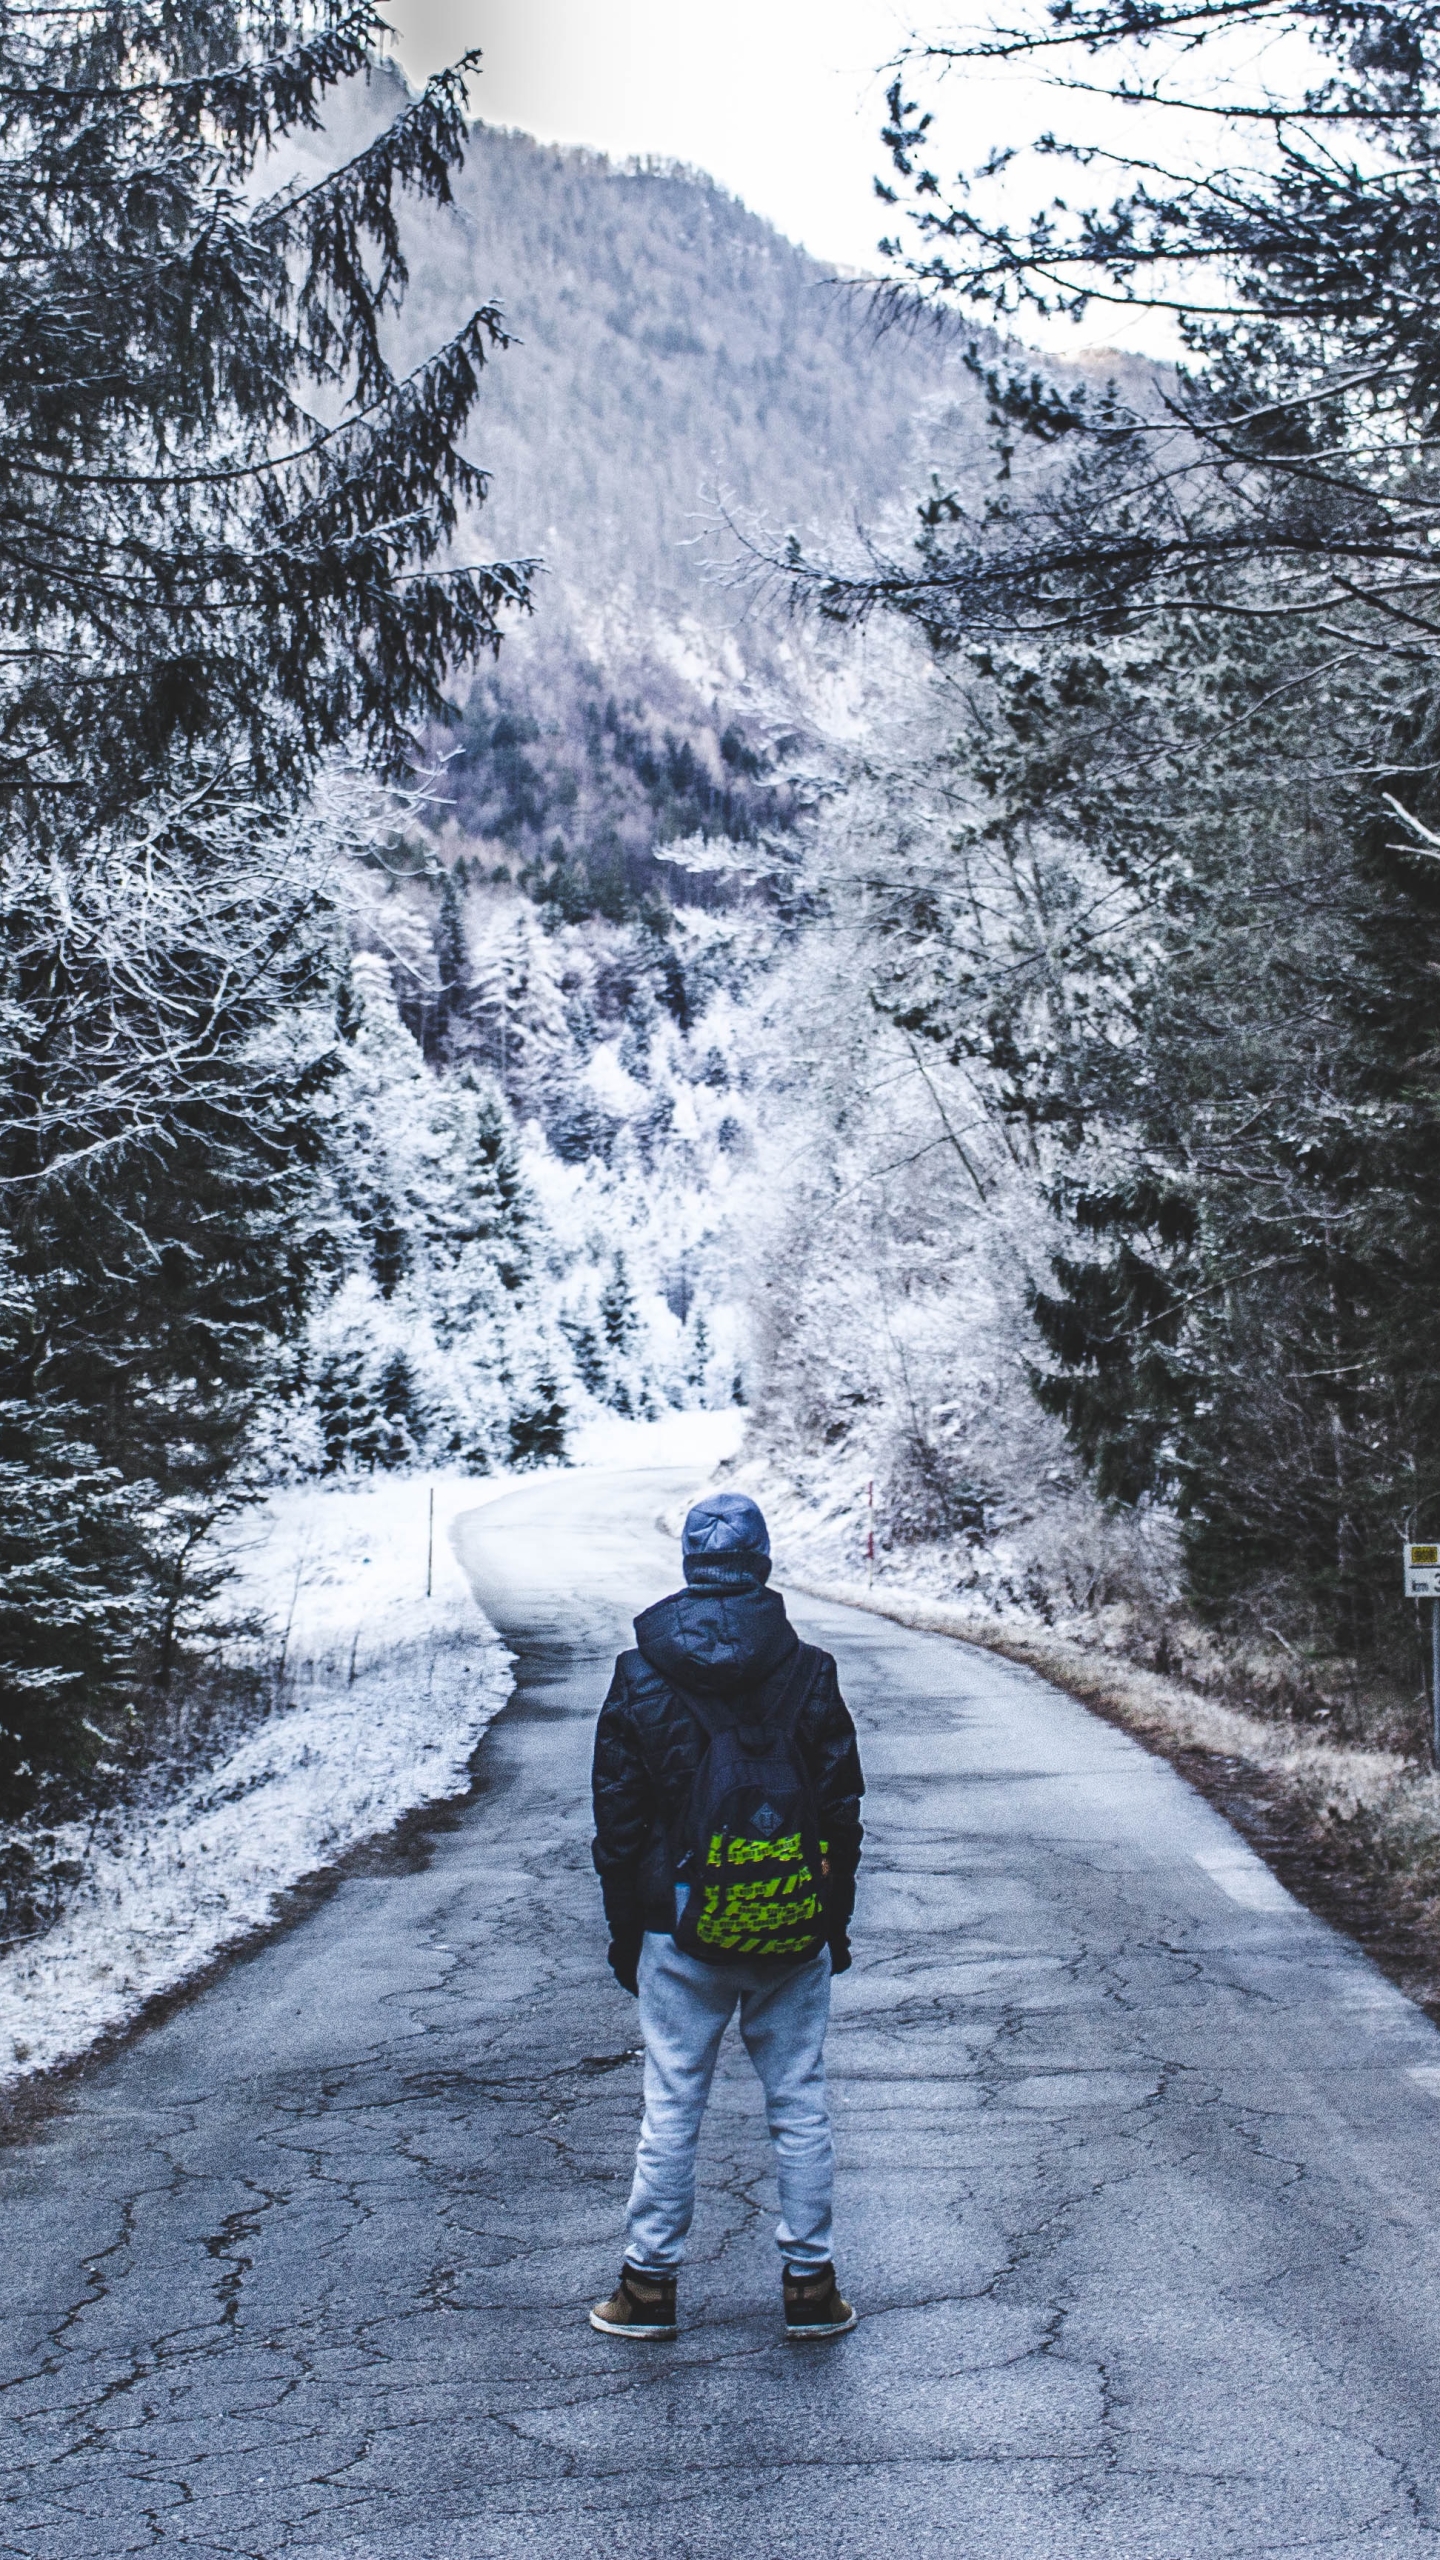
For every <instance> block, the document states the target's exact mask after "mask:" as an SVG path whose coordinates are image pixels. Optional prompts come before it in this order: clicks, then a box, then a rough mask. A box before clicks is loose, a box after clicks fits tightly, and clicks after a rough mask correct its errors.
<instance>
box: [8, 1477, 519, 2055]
mask: <svg viewBox="0 0 1440 2560" xmlns="http://www.w3.org/2000/svg"><path fill="white" fill-rule="evenodd" d="M432 1490H433V1493H434V1498H435V1518H434V1542H433V1550H432V1549H431V1545H430V1495H431V1492H432ZM506 1490H507V1483H506V1480H505V1479H504V1478H487V1479H486V1480H484V1481H483V1482H478V1483H477V1482H476V1481H474V1480H473V1479H467V1478H464V1477H458V1476H457V1477H445V1478H435V1479H419V1478H415V1477H382V1478H379V1479H375V1480H367V1481H366V1482H365V1483H364V1484H361V1485H351V1484H342V1485H327V1486H323V1487H316V1486H303V1487H296V1488H293V1489H286V1490H284V1491H282V1492H277V1493H275V1494H272V1495H271V1496H270V1497H269V1499H268V1500H267V1501H266V1502H265V1503H263V1504H262V1505H261V1506H260V1507H259V1508H258V1510H256V1511H252V1512H249V1513H247V1514H246V1515H245V1516H244V1518H243V1519H242V1520H241V1522H240V1523H238V1524H237V1526H236V1527H235V1528H234V1529H233V1530H232V1532H231V1545H232V1550H233V1553H234V1557H235V1561H236V1564H237V1567H238V1572H237V1579H236V1582H235V1583H234V1585H232V1586H231V1593H230V1596H231V1597H232V1598H233V1600H234V1602H235V1604H236V1606H237V1608H239V1609H243V1610H248V1611H253V1612H254V1613H255V1614H256V1615H257V1616H258V1617H259V1618H260V1619H261V1620H262V1621H264V1622H265V1623H266V1624H267V1625H268V1626H269V1627H270V1628H271V1629H273V1631H274V1653H275V1655H277V1656H278V1655H279V1654H280V1652H281V1649H282V1647H283V1657H284V1671H285V1683H284V1688H283V1692H282V1696H283V1703H282V1704H280V1705H279V1706H277V1707H276V1708H275V1709H274V1710H272V1712H271V1713H270V1714H269V1715H267V1716H266V1718H265V1720H264V1721H263V1723H261V1724H260V1725H258V1726H257V1727H256V1728H255V1729H254V1730H253V1731H252V1732H251V1733H249V1734H248V1735H247V1736H246V1738H245V1739H244V1741H243V1742H241V1743H240V1744H239V1746H238V1747H237V1748H236V1749H235V1750H234V1751H232V1752H231V1753H230V1754H229V1756H228V1757H227V1758H226V1759H224V1760H223V1761H221V1762H220V1763H219V1765H218V1766H216V1767H214V1768H211V1769H209V1770H207V1771H206V1772H205V1773H204V1774H203V1775H202V1776H201V1777H199V1778H197V1779H196V1780H194V1781H193V1782H192V1784H191V1785H190V1786H188V1787H187V1788H186V1789H185V1790H184V1791H183V1793H182V1794H180V1795H179V1796H178V1797H176V1798H175V1799H173V1800H172V1801H171V1802H170V1803H168V1804H165V1805H163V1806H161V1807H159V1808H157V1809H155V1810H152V1811H148V1812H144V1813H141V1814H139V1815H138V1816H137V1817H136V1819H135V1820H134V1821H133V1822H131V1823H129V1824H127V1825H126V1826H125V1827H124V1828H123V1829H120V1830H119V1831H118V1832H117V1833H116V1834H115V1835H114V1836H112V1837H110V1838H108V1839H106V1840H104V1841H99V1840H97V1841H96V1842H95V1843H93V1844H91V1846H90V1848H89V1853H88V1856H87V1857H86V1861H85V1875H84V1880H83V1882H82V1883H81V1885H80V1886H79V1887H78V1889H77V1891H76V1893H75V1895H74V1898H73V1899H72V1900H71V1902H70V1903H69V1905H68V1907H67V1908H66V1910H65V1911H64V1912H63V1914H62V1915H61V1917H60V1918H59V1919H58V1920H57V1921H56V1923H55V1925H54V1926H53V1927H52V1928H50V1929H49V1930H47V1931H46V1933H45V1934H44V1936H43V1937H41V1938H38V1939H35V1940H31V1941H29V1942H28V1943H26V1944H23V1945H21V1946H20V1947H18V1948H16V1949H15V1950H14V1952H13V1953H11V1954H10V1955H9V1956H7V1957H6V1958H5V1959H4V1961H3V1962H0V2093H3V2092H4V2091H5V2090H7V2089H13V2087H14V2086H15V2084H16V2083H17V2082H18V2081H20V2080H22V2079H26V2078H29V2077H31V2076H33V2075H34V2074H35V2073H37V2072H41V2071H48V2070H54V2069H55V2068H56V2067H57V2066H58V2065H60V2064H61V2063H64V2062H68V2061H71V2060H73V2059H74V2058H75V2056H76V2055H78V2054H80V2053H83V2052H84V2051H85V2050H86V2048H87V2047H88V2046H90V2045H91V2044H93V2043H94V2042H95V2041H96V2040H97V2038H99V2037H101V2036H104V2035H108V2034H113V2033H114V2032H115V2031H116V2030H117V2029H119V2028H122V2027H124V2026H126V2025H128V2024H129V2022H130V2021H131V2020H132V2019H133V2018H134V2017H136V2016H137V2015H138V2013H139V2011H140V2010H141V2009H142V2008H143V2007H144V2005H145V2003H146V2002H147V2001H149V2000H152V1999H154V1998H155V1997H156V1996H157V1995H158V1994H159V1993H161V1992H165V1991H171V1990H174V1989H175V1988H176V1987H177V1986H178V1985H179V1984H181V1983H183V1982H185V1981H186V1980H188V1979H189V1978H190V1977H191V1976H192V1975H193V1974H195V1973H197V1972H199V1971H200V1970H201V1969H202V1968H203V1967H204V1966H205V1965H206V1964H207V1963H209V1962H210V1960H211V1959H212V1958H213V1957H214V1956H216V1955H217V1954H219V1953H220V1951H221V1950H222V1949H223V1948H225V1947H226V1946H229V1945H233V1944H234V1942H235V1941H236V1940H237V1939H239V1938H242V1937H244V1936H246V1935H247V1934H248V1933H249V1932H250V1931H251V1930H253V1929H255V1928H257V1927H260V1926H263V1924H264V1923H265V1922H266V1921H267V1920H269V1919H270V1918H271V1917H272V1916H273V1914H274V1910H275V1905H276V1899H277V1896H278V1895H280V1894H281V1893H283V1892H284V1891H285V1890H286V1888H287V1887H289V1886H291V1885H294V1884H296V1883H298V1881H299V1880H300V1878H301V1877H302V1876H306V1875H310V1874H312V1873H314V1871H315V1870H316V1869H317V1868H320V1867H325V1866H329V1865H331V1864H333V1862H334V1861H335V1860H336V1859H337V1858H339V1857H342V1856H343V1855H344V1853H345V1851H346V1850H347V1849H350V1848H353V1847H354V1846H355V1844H356V1843H357V1842H358V1841H361V1840H364V1839H368V1838H370V1837H371V1836H372V1835H373V1834H375V1833H376V1832H379V1831H384V1830H386V1829H388V1828H389V1827H390V1825H391V1824H392V1823H394V1822H396V1821H397V1820H398V1819H399V1817H400V1816H401V1814H403V1813H408V1812H410V1811H411V1810H412V1809H413V1808H414V1807H415V1806H417V1805H423V1804H432V1803H435V1802H437V1801H439V1800H440V1799H443V1798H444V1797H446V1796H451V1795H455V1794H457V1793H458V1792H459V1791H460V1790H461V1789H462V1788H463V1787H464V1785H465V1783H466V1777H465V1771H466V1763H467V1761H468V1760H469V1757H470V1754H471V1753H472V1751H473V1750H474V1748H475V1745H476V1743H477V1742H478V1741H479V1739H480V1736H481V1735H482V1734H483V1732H484V1731H485V1728H486V1726H487V1725H488V1724H489V1722H490V1720H491V1718H492V1717H493V1716H494V1715H495V1714H496V1712H497V1710H498V1709H499V1708H500V1707H502V1706H503V1705H504V1703H505V1700H506V1698H507V1697H508V1696H509V1693H510V1657H509V1655H508V1654H507V1653H506V1651H505V1649H504V1647H503V1646H502V1644H501V1643H500V1640H499V1638H498V1636H497V1635H496V1634H495V1631H494V1629H493V1628H492V1627H491V1626H490V1625H489V1623H488V1621H487V1620H486V1619H484V1618H483V1617H482V1616H481V1614H480V1611H479V1610H478V1609H477V1607H476V1605H475V1602H474V1600H473V1599H472V1597H471V1595H470V1590H469V1586H468V1584H467V1583H466V1582H465V1580H464V1577H463V1575H462V1574H461V1571H460V1568H459V1566H458V1564H457V1562H456V1560H455V1556H454V1552H453V1550H452V1548H451V1544H450V1535H449V1533H450V1528H451V1525H452V1523H453V1521H454V1520H455V1519H456V1517H457V1516H458V1515H459V1514H460V1513H461V1512H462V1511H471V1510H474V1509H475V1508H476V1507H477V1506H478V1505H479V1504H481V1503H485V1502H492V1501H494V1500H495V1499H496V1498H497V1496H498V1495H500V1494H502V1493H504V1492H505V1491H506ZM427 1552H428V1553H429V1554H430V1557H431V1565H430V1578H431V1584H432V1588H431V1591H430V1594H429V1596H428V1597H427V1594H426V1588H425V1581H426V1563H427ZM277 1686H278V1684H277ZM76 1830H77V1846H83V1837H84V1835H83V1831H82V1830H81V1827H80V1826H76Z"/></svg>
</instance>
